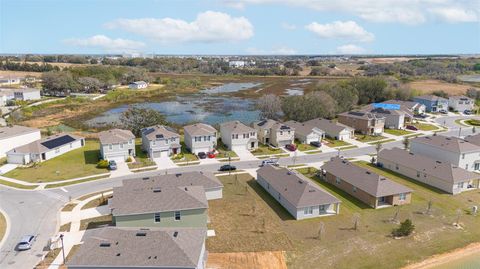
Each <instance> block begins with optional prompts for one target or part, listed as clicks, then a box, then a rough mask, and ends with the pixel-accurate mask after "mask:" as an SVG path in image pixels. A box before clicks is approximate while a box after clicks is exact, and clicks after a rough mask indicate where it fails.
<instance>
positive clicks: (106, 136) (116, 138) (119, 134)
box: [98, 129, 135, 144]
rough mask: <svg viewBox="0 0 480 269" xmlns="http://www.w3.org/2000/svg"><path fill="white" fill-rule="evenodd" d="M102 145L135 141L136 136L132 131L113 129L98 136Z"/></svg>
mask: <svg viewBox="0 0 480 269" xmlns="http://www.w3.org/2000/svg"><path fill="white" fill-rule="evenodd" d="M98 138H99V139H100V144H116V143H124V142H128V141H130V140H131V139H135V135H133V133H132V132H131V131H130V130H123V129H111V130H108V131H103V132H100V133H99V134H98Z"/></svg>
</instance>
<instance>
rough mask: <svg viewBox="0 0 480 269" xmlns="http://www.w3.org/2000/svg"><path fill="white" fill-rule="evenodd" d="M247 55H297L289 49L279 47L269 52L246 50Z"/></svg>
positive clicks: (256, 49) (255, 49)
mask: <svg viewBox="0 0 480 269" xmlns="http://www.w3.org/2000/svg"><path fill="white" fill-rule="evenodd" d="M247 53H248V54H252V55H294V54H297V51H296V50H294V49H292V48H289V47H285V46H281V47H276V48H273V49H271V50H263V49H258V48H247Z"/></svg>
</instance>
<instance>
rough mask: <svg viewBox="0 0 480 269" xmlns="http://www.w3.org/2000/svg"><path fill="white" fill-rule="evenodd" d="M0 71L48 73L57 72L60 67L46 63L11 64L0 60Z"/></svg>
mask: <svg viewBox="0 0 480 269" xmlns="http://www.w3.org/2000/svg"><path fill="white" fill-rule="evenodd" d="M0 70H4V71H24V72H49V71H59V70H60V67H58V66H53V65H51V64H47V63H40V64H38V63H33V64H30V63H20V62H11V61H9V60H5V61H1V60H0Z"/></svg>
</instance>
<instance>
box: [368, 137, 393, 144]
mask: <svg viewBox="0 0 480 269" xmlns="http://www.w3.org/2000/svg"><path fill="white" fill-rule="evenodd" d="M393 141H395V139H393V138H392V139H386V140H382V141H374V142H370V143H368V144H370V145H376V144H383V143H388V142H393Z"/></svg>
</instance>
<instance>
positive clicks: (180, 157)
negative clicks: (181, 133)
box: [170, 140, 198, 163]
mask: <svg viewBox="0 0 480 269" xmlns="http://www.w3.org/2000/svg"><path fill="white" fill-rule="evenodd" d="M180 144H181V145H182V151H181V153H180V154H176V155H173V156H172V157H170V159H172V161H173V162H174V163H179V162H191V161H196V160H198V157H197V155H195V154H192V153H191V152H190V151H188V150H187V147H186V146H185V142H183V140H182V141H181V142H180Z"/></svg>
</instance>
